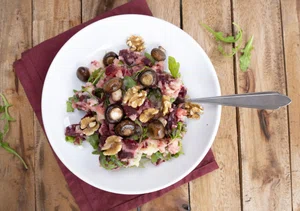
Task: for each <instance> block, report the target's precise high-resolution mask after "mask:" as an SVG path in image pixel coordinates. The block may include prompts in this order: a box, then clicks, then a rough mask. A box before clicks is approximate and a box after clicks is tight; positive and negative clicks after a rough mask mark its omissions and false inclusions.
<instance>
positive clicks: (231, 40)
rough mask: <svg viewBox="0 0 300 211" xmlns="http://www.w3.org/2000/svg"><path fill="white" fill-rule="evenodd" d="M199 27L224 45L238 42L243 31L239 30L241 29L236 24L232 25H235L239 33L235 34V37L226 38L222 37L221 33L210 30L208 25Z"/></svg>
mask: <svg viewBox="0 0 300 211" xmlns="http://www.w3.org/2000/svg"><path fill="white" fill-rule="evenodd" d="M201 25H202V26H203V27H204V28H205V29H206V30H207V31H209V32H210V33H212V35H213V36H214V37H215V39H216V41H221V42H225V43H235V42H237V41H239V40H240V39H241V38H242V34H243V31H242V30H241V28H240V27H239V26H238V25H237V24H236V23H233V25H235V26H236V27H238V29H239V31H238V33H237V34H236V36H235V37H234V36H227V37H224V35H223V32H216V31H214V30H213V29H212V28H210V27H209V26H208V25H206V24H204V23H201Z"/></svg>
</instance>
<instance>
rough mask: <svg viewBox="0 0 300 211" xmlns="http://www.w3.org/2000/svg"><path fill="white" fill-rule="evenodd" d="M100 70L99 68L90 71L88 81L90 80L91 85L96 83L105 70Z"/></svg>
mask: <svg viewBox="0 0 300 211" xmlns="http://www.w3.org/2000/svg"><path fill="white" fill-rule="evenodd" d="M101 70H102V69H101V68H99V69H97V70H95V71H94V72H93V73H92V75H91V76H90V77H89V80H88V82H91V83H92V84H93V85H96V84H97V83H98V81H99V80H100V79H101V77H102V76H103V74H104V72H105V70H102V71H101Z"/></svg>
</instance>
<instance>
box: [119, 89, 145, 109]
mask: <svg viewBox="0 0 300 211" xmlns="http://www.w3.org/2000/svg"><path fill="white" fill-rule="evenodd" d="M141 88H142V87H141V86H134V87H132V88H130V89H128V90H127V92H126V93H125V96H124V98H123V103H124V104H128V105H129V106H131V107H132V108H136V107H138V106H141V105H143V103H144V102H145V100H146V98H147V92H146V91H144V90H141Z"/></svg>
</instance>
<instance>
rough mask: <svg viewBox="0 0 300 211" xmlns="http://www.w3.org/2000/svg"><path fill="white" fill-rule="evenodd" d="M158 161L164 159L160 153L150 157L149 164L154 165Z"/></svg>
mask: <svg viewBox="0 0 300 211" xmlns="http://www.w3.org/2000/svg"><path fill="white" fill-rule="evenodd" d="M159 159H162V160H163V159H164V156H163V154H162V153H161V152H156V153H153V154H152V155H151V162H152V163H154V164H155V163H156V162H157V161H158V160H159Z"/></svg>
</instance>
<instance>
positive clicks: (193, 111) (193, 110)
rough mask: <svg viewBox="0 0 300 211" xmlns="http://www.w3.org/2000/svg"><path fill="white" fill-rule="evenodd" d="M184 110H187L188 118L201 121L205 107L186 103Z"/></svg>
mask: <svg viewBox="0 0 300 211" xmlns="http://www.w3.org/2000/svg"><path fill="white" fill-rule="evenodd" d="M184 108H185V109H186V110H187V117H188V118H191V119H199V118H200V114H202V113H203V107H202V106H200V105H199V104H195V103H190V102H186V103H185V104H184Z"/></svg>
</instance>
